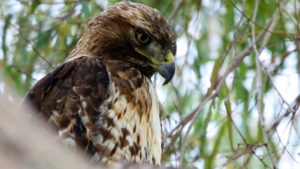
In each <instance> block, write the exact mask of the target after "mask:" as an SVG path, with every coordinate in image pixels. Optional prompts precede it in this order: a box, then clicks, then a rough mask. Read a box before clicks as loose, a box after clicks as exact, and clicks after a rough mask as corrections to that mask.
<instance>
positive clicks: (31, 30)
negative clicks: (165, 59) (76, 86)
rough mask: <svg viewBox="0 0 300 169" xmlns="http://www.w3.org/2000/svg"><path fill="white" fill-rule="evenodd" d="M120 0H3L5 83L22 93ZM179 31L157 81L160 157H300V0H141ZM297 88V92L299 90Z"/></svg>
mask: <svg viewBox="0 0 300 169" xmlns="http://www.w3.org/2000/svg"><path fill="white" fill-rule="evenodd" d="M115 2H116V0H110V1H109V2H106V1H101V0H100V1H84V0H61V1H59V0H55V1H50V0H31V1H23V0H22V1H4V2H1V3H2V4H1V6H0V8H1V10H0V18H1V20H0V36H1V38H0V46H1V47H0V48H1V51H0V68H1V69H0V70H1V77H2V79H3V80H4V81H5V85H4V81H2V82H1V85H0V86H1V89H2V90H5V88H6V86H9V87H13V88H14V89H15V90H17V91H18V93H19V94H20V95H21V96H23V95H24V94H25V93H26V91H27V90H28V89H29V88H30V87H31V86H32V85H33V84H34V83H35V82H36V81H37V80H38V79H40V78H41V77H42V76H43V75H45V74H46V73H48V72H50V71H51V70H53V68H55V67H56V66H57V65H58V64H59V63H61V62H62V61H63V60H64V58H66V57H67V55H68V53H69V52H70V51H71V49H72V48H73V47H74V45H75V44H76V42H77V40H78V39H79V37H80V35H81V33H82V30H83V29H84V25H85V24H86V23H87V22H88V20H89V19H90V18H91V17H92V16H95V15H96V14H97V13H99V12H101V11H102V10H104V9H105V8H107V6H108V5H109V4H113V3H115ZM139 2H141V3H144V4H147V5H149V6H152V7H155V8H157V9H158V10H159V11H161V12H162V14H163V15H164V16H165V17H166V18H168V20H169V21H170V23H171V24H172V27H173V29H174V31H175V33H176V35H177V45H178V52H177V55H176V58H177V60H176V65H177V71H176V76H175V78H174V80H173V81H172V84H171V85H169V86H167V87H162V86H161V83H160V81H159V79H158V81H156V82H157V83H158V84H157V85H156V86H157V90H158V92H159V93H158V95H159V98H160V100H161V103H162V107H163V124H162V125H163V132H164V141H165V142H164V158H163V160H164V161H163V163H164V164H165V165H166V166H174V167H178V166H185V167H192V166H195V167H197V168H278V167H283V166H284V167H287V165H290V167H292V165H295V166H296V167H297V166H298V167H299V160H300V158H299V154H298V153H299V150H300V149H299V148H300V147H299V141H298V140H299V134H298V133H299V129H300V126H299V112H300V111H299V104H300V80H299V78H300V77H299V74H300V55H299V47H300V37H299V34H300V27H299V25H300V23H299V21H300V1H299V0H276V1H274V0H263V1H260V0H226V1H225V0H224V1H216V0H212V1H209V0H203V1H201V0H177V1H168V0H162V1H161V0H153V1H147V0H140V1H139ZM297 96H298V99H296V98H297Z"/></svg>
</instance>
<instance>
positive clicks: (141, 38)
mask: <svg viewBox="0 0 300 169" xmlns="http://www.w3.org/2000/svg"><path fill="white" fill-rule="evenodd" d="M136 40H137V41H138V43H140V44H141V45H147V44H148V43H149V42H150V41H151V37H150V36H149V35H148V34H147V33H145V32H143V31H136Z"/></svg>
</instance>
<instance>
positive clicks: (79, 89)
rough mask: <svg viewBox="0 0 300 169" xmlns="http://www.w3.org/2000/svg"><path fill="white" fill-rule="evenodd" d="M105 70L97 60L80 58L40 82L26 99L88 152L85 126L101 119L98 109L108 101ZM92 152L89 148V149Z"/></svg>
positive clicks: (66, 135)
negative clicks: (83, 119) (97, 118)
mask: <svg viewBox="0 0 300 169" xmlns="http://www.w3.org/2000/svg"><path fill="white" fill-rule="evenodd" d="M108 85H109V78H108V74H107V70H106V67H105V66H104V65H103V64H102V63H101V60H99V59H97V58H87V57H83V58H79V59H76V60H73V61H70V62H66V63H64V64H62V65H61V66H59V67H58V68H56V69H55V70H54V71H53V72H52V73H50V74H48V75H47V76H45V77H44V78H43V79H42V80H40V81H39V82H38V83H37V84H36V85H35V86H34V87H33V88H32V89H31V90H30V91H29V93H28V95H27V96H26V99H27V101H29V102H30V103H31V104H32V105H33V107H34V108H36V110H37V111H38V112H39V114H40V115H42V116H43V117H45V118H46V120H47V121H48V122H49V123H50V124H51V123H54V124H53V125H51V126H56V128H57V129H58V130H60V131H63V130H64V129H65V130H66V132H64V133H63V134H62V137H72V138H73V139H74V141H75V142H76V144H77V145H80V146H83V148H84V149H86V148H87V145H88V144H89V143H88V140H89V138H88V137H89V136H88V133H87V129H86V127H85V125H86V126H91V127H92V125H89V124H82V123H83V122H82V118H86V119H85V121H84V122H86V123H89V122H92V121H93V120H94V119H96V117H97V116H98V115H99V113H100V112H99V106H100V104H101V103H102V102H103V100H105V99H106V98H107V97H108V93H107V91H108ZM90 130H91V129H90ZM88 149H89V147H88Z"/></svg>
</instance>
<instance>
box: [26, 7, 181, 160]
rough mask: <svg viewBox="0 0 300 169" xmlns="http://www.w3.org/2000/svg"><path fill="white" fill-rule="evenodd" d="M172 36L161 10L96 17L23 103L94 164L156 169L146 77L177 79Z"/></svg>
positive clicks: (154, 110)
mask: <svg viewBox="0 0 300 169" xmlns="http://www.w3.org/2000/svg"><path fill="white" fill-rule="evenodd" d="M175 52H176V42H175V36H174V34H173V32H172V31H171V28H170V26H169V25H168V23H167V22H166V21H165V19H164V18H163V17H162V16H161V14H160V13H159V11H158V10H156V9H153V8H151V7H148V6H145V5H142V4H139V3H132V2H120V3H117V4H115V5H113V6H111V7H109V8H108V9H107V10H105V11H103V12H102V13H100V14H98V15H97V16H96V17H94V18H93V19H92V20H91V21H90V22H89V23H88V25H87V26H86V28H85V30H84V32H83V34H82V36H81V38H80V40H79V41H78V43H77V45H76V47H75V48H74V49H73V50H72V52H71V53H70V54H69V56H68V57H67V58H66V60H65V61H64V62H63V63H62V64H61V65H60V66H58V67H57V68H56V69H54V70H53V71H52V72H51V73H49V74H47V75H46V76H45V77H43V78H42V79H41V80H39V81H38V82H37V83H36V84H35V85H34V86H33V87H32V89H31V90H30V91H29V92H28V94H27V96H26V97H25V99H26V100H27V101H28V102H29V103H31V105H32V106H33V107H34V108H35V109H36V111H37V113H38V115H40V116H41V117H43V118H44V119H45V120H46V122H47V125H49V126H52V128H54V129H55V130H56V131H57V133H58V135H59V138H61V139H62V140H63V142H65V143H67V144H68V145H74V146H75V147H79V148H81V150H83V151H84V152H86V153H87V154H89V155H91V158H92V159H93V160H96V161H99V162H102V163H105V164H112V163H115V162H117V161H120V160H125V161H129V162H136V163H151V164H155V165H160V164H161V156H162V133H161V123H160V111H159V103H158V98H157V95H156V92H155V89H154V86H153V84H152V82H151V80H150V78H151V76H152V75H153V74H154V73H155V72H158V73H159V74H161V75H162V76H163V77H164V78H165V83H164V84H166V83H168V82H169V81H170V80H171V79H172V77H173V75H174V72H175V66H174V55H175Z"/></svg>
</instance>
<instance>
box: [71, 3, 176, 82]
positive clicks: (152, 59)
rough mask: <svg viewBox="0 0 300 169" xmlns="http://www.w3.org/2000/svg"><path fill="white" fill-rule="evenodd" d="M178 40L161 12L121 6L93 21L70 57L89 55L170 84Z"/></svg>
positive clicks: (135, 6)
mask: <svg viewBox="0 0 300 169" xmlns="http://www.w3.org/2000/svg"><path fill="white" fill-rule="evenodd" d="M175 53H176V42H175V36H174V34H173V32H172V31H171V28H170V26H169V25H168V23H167V22H166V21H165V19H164V18H163V17H162V16H161V14H160V13H159V11H158V10H156V9H153V8H151V7H148V6H145V5H142V4H139V3H132V2H120V3H117V4H115V5H113V6H111V7H109V8H108V9H107V10H105V11H104V12H102V13H100V14H99V15H98V16H96V17H95V18H94V19H92V20H91V21H90V23H89V24H88V26H87V27H86V29H85V31H84V33H83V35H82V37H81V39H80V41H79V43H78V45H77V47H76V49H75V51H74V52H73V53H72V54H71V56H70V57H72V56H75V55H78V54H88V55H92V56H97V57H101V58H103V59H114V60H122V61H125V62H129V63H131V64H132V65H134V66H135V67H137V68H138V69H140V70H141V71H142V72H143V73H144V74H145V75H146V76H148V77H150V76H152V75H153V73H154V72H156V71H158V72H159V73H160V74H161V75H162V76H163V77H165V78H166V81H165V84H166V83H168V82H169V81H170V80H171V79H172V77H173V75H174V71H175V66H174V63H173V62H174V55H175Z"/></svg>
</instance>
